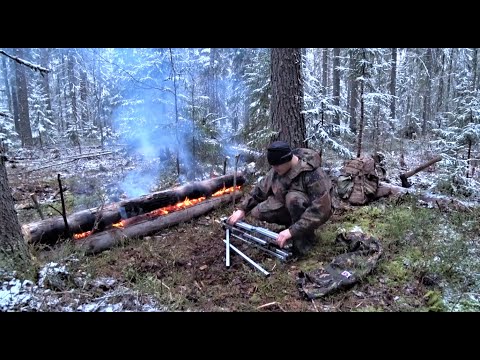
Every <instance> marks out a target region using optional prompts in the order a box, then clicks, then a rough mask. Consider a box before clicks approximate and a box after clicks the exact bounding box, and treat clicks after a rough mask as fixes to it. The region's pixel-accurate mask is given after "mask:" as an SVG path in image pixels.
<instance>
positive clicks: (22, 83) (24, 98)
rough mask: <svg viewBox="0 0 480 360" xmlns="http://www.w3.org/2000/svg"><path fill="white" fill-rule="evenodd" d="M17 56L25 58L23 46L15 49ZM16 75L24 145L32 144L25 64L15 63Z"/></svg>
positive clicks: (19, 117) (19, 116)
mask: <svg viewBox="0 0 480 360" xmlns="http://www.w3.org/2000/svg"><path fill="white" fill-rule="evenodd" d="M15 56H17V57H18V58H21V59H23V57H24V53H23V49H22V48H16V49H15ZM15 77H16V85H17V96H18V110H19V113H18V120H19V130H20V138H21V140H22V146H32V145H33V138H32V128H31V126H30V113H29V110H28V89H27V78H26V75H25V65H23V64H19V63H15Z"/></svg>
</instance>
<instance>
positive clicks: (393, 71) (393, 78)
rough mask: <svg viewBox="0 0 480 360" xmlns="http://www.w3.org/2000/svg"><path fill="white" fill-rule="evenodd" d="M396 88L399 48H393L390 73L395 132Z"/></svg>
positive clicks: (391, 114)
mask: <svg viewBox="0 0 480 360" xmlns="http://www.w3.org/2000/svg"><path fill="white" fill-rule="evenodd" d="M396 86H397V48H392V69H391V71H390V95H392V100H391V101H390V119H391V120H390V121H391V127H392V130H395V116H396V113H395V105H396V100H395V96H396Z"/></svg>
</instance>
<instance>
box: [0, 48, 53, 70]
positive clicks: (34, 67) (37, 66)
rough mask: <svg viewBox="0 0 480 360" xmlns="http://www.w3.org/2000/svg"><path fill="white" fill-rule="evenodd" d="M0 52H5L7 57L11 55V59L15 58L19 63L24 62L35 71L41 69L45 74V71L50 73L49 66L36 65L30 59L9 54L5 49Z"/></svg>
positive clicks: (23, 63)
mask: <svg viewBox="0 0 480 360" xmlns="http://www.w3.org/2000/svg"><path fill="white" fill-rule="evenodd" d="M0 54H3V55H5V56H6V57H9V58H10V59H12V60H15V61H16V62H18V63H19V64H22V65H25V66H28V67H29V68H30V69H33V70H35V71H40V73H41V74H42V75H43V73H48V72H50V70H49V69H47V68H44V67H41V66H39V65H36V64H32V63H31V62H29V61H26V60H23V59H20V58H19V57H16V56H12V55H10V54H7V53H6V52H5V51H3V50H0Z"/></svg>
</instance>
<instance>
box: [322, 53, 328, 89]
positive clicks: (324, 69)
mask: <svg viewBox="0 0 480 360" xmlns="http://www.w3.org/2000/svg"><path fill="white" fill-rule="evenodd" d="M322 95H323V96H324V97H325V96H327V95H328V48H323V50H322Z"/></svg>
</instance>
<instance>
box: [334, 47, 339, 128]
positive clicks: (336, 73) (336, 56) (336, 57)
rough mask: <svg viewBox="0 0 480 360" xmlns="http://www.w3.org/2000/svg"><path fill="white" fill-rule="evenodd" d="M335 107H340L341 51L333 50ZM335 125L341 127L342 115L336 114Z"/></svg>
mask: <svg viewBox="0 0 480 360" xmlns="http://www.w3.org/2000/svg"><path fill="white" fill-rule="evenodd" d="M332 81H333V89H332V95H333V105H335V106H340V49H339V48H334V49H333V77H332ZM334 123H335V124H337V125H340V115H339V114H336V115H335V118H334Z"/></svg>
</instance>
